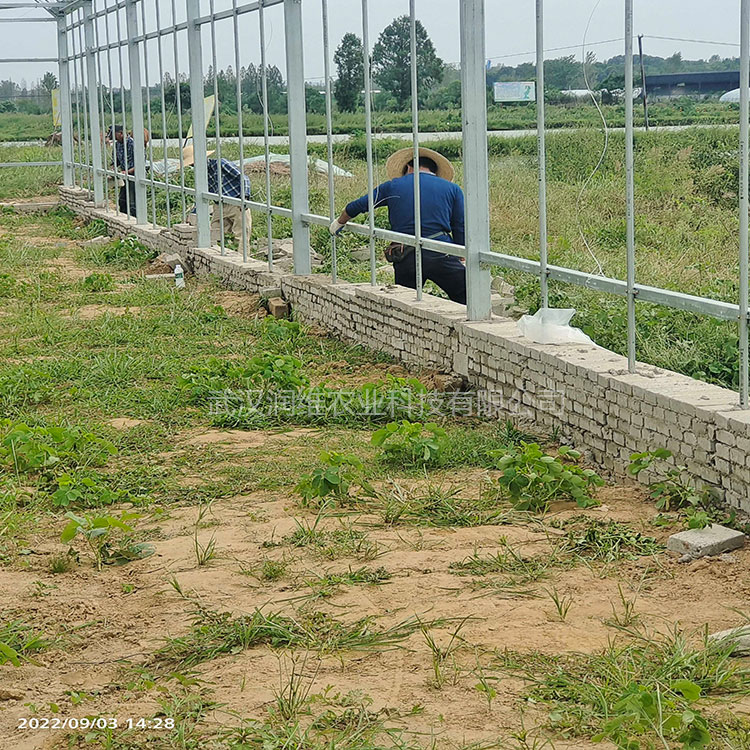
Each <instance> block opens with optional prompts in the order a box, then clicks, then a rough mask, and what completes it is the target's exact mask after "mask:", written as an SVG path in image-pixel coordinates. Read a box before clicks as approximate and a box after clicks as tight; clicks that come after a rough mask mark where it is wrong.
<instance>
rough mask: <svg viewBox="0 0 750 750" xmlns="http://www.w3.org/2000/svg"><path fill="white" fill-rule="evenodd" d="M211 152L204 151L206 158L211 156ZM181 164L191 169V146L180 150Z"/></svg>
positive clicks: (192, 161) (192, 150) (193, 159)
mask: <svg viewBox="0 0 750 750" xmlns="http://www.w3.org/2000/svg"><path fill="white" fill-rule="evenodd" d="M213 153H214V152H213V151H206V157H209V156H211V154H213ZM182 163H183V165H184V166H186V167H192V166H193V164H195V150H194V148H193V147H192V146H185V148H184V149H182Z"/></svg>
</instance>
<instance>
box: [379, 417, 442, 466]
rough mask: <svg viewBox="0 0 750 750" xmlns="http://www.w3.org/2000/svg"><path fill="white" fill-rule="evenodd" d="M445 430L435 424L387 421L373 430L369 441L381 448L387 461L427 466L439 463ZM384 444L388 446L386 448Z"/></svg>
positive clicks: (405, 420)
mask: <svg viewBox="0 0 750 750" xmlns="http://www.w3.org/2000/svg"><path fill="white" fill-rule="evenodd" d="M445 435H446V433H445V430H444V429H443V428H442V427H438V425H437V424H435V423H434V422H427V423H426V424H422V423H421V422H410V421H409V420H408V419H404V420H402V421H401V422H389V423H388V424H387V425H386V426H385V427H382V428H381V429H379V430H376V431H375V432H374V433H373V435H372V438H371V440H370V442H371V443H372V444H373V445H375V446H377V447H380V446H384V452H385V455H386V456H387V458H388V460H390V461H392V462H397V463H399V464H405V465H407V466H428V465H435V464H437V463H439V461H440V456H441V453H442V452H443V446H444V444H445ZM386 443H387V445H386Z"/></svg>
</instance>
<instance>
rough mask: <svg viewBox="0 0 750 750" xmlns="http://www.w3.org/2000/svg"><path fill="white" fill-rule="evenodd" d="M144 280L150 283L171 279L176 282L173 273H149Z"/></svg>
mask: <svg viewBox="0 0 750 750" xmlns="http://www.w3.org/2000/svg"><path fill="white" fill-rule="evenodd" d="M144 278H146V279H148V280H149V281H165V280H166V279H170V280H172V281H174V274H173V273H147V274H146V276H145V277H144Z"/></svg>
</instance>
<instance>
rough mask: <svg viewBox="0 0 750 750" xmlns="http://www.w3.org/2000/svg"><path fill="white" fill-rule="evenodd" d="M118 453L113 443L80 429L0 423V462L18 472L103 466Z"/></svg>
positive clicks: (7, 421)
mask: <svg viewBox="0 0 750 750" xmlns="http://www.w3.org/2000/svg"><path fill="white" fill-rule="evenodd" d="M115 453H117V449H116V448H115V447H114V445H112V444H111V443H109V442H107V441H106V440H102V439H101V438H98V437H96V435H94V434H92V433H90V432H86V431H85V430H81V429H79V428H77V427H54V426H53V427H34V426H31V427H30V426H29V425H27V424H24V423H23V422H14V421H13V420H10V419H4V420H0V462H2V463H6V464H10V465H11V466H12V467H13V469H14V470H15V472H16V473H17V474H18V473H21V472H28V471H41V470H45V469H50V468H52V467H59V466H83V465H87V464H101V463H104V462H105V461H106V460H107V458H108V457H109V456H111V455H114V454H115Z"/></svg>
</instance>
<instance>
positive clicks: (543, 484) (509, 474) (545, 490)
mask: <svg viewBox="0 0 750 750" xmlns="http://www.w3.org/2000/svg"><path fill="white" fill-rule="evenodd" d="M494 453H495V459H496V467H497V468H498V469H499V470H500V472H501V473H500V476H499V477H498V478H497V480H496V486H497V488H498V490H499V491H500V494H501V495H502V496H504V497H507V498H508V499H509V500H510V501H511V502H512V503H513V505H514V506H515V507H516V508H517V509H518V510H529V511H543V510H546V508H547V507H548V506H549V504H550V503H551V502H553V501H555V500H575V501H576V503H577V505H578V506H579V507H580V508H588V507H591V506H592V505H596V504H597V501H596V500H595V499H594V498H593V497H592V495H591V493H592V491H593V489H594V488H595V487H599V486H601V485H603V484H604V480H603V479H602V478H601V477H600V476H599V475H598V474H597V473H596V472H595V471H593V470H592V469H583V468H581V467H580V466H578V465H577V463H576V462H577V461H578V460H579V459H580V457H581V454H580V453H579V452H578V451H576V450H573V449H572V448H569V447H567V446H562V447H560V448H559V449H558V451H557V456H549V455H547V454H546V453H545V452H544V451H543V450H542V449H541V447H540V446H539V445H538V444H537V443H525V442H522V443H521V444H520V446H518V447H512V448H508V449H503V450H499V451H495V452H494Z"/></svg>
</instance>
